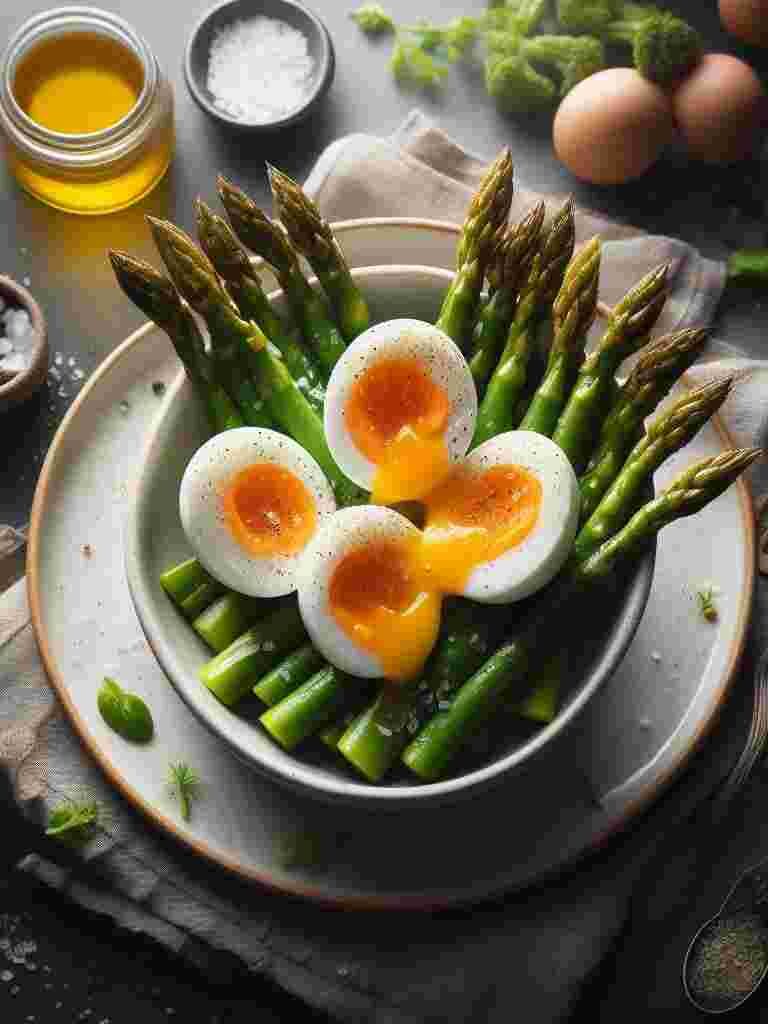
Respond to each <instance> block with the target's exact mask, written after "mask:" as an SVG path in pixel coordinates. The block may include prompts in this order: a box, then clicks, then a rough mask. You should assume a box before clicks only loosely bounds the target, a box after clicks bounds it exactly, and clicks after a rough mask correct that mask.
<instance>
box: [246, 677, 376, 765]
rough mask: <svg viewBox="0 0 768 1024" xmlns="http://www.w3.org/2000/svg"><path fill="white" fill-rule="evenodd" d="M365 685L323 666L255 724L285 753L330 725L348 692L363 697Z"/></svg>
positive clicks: (344, 701)
mask: <svg viewBox="0 0 768 1024" xmlns="http://www.w3.org/2000/svg"><path fill="white" fill-rule="evenodd" d="M364 687H365V683H364V682H363V681H362V680H360V679H355V678H354V677H353V676H347V675H345V674H344V673H343V672H340V671H339V670H338V669H336V668H334V667H333V666H332V665H326V666H325V667H324V668H321V669H320V671H319V672H316V673H315V675H313V676H312V677H311V678H310V679H308V680H307V681H306V682H305V683H303V684H302V685H301V686H299V688H298V689H296V690H294V691H293V693H289V694H288V695H287V696H286V697H284V698H283V700H281V701H280V702H279V703H277V704H275V705H274V706H273V707H271V708H269V709H268V710H267V711H265V712H264V714H263V715H261V717H260V718H259V721H260V722H261V724H262V725H263V726H264V728H265V729H266V730H267V732H268V733H269V734H270V736H272V738H273V739H275V740H277V742H278V743H279V744H280V745H281V746H282V747H284V748H285V749H286V750H293V748H294V747H296V746H297V745H298V744H299V743H301V741H302V740H305V739H307V737H308V736H311V735H313V734H314V733H316V732H317V731H318V729H320V728H321V727H322V726H323V725H326V724H327V723H328V722H330V721H332V720H333V719H334V718H335V717H336V716H337V715H338V714H339V712H340V711H341V710H342V708H343V707H344V705H345V703H346V701H347V699H348V697H349V695H350V692H351V693H354V690H355V688H357V689H358V692H362V693H366V692H367V690H366V689H364Z"/></svg>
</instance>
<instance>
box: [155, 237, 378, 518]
mask: <svg viewBox="0 0 768 1024" xmlns="http://www.w3.org/2000/svg"><path fill="white" fill-rule="evenodd" d="M150 223H151V225H152V232H153V235H154V237H155V240H156V242H157V245H158V248H159V249H160V253H161V255H162V257H163V261H164V262H165V265H166V267H167V268H168V271H169V273H170V275H171V277H172V279H173V281H174V283H175V284H176V287H177V288H178V289H179V291H180V292H181V293H182V295H183V296H184V297H185V298H186V299H187V301H188V302H189V304H190V305H191V306H192V308H193V309H195V310H196V311H197V312H198V313H199V314H200V315H201V316H202V317H203V318H204V319H205V321H206V323H207V324H208V327H209V330H210V332H211V335H212V337H214V338H215V339H216V342H215V343H216V345H218V346H219V347H221V348H222V349H223V348H225V347H226V348H229V347H230V346H231V348H232V349H233V350H235V351H238V352H240V353H242V354H243V355H244V356H245V357H246V358H247V359H248V360H249V364H250V365H249V368H250V370H251V372H252V373H253V374H254V376H255V378H256V380H257V381H258V385H259V388H260V390H261V393H262V394H263V396H264V400H265V401H266V403H267V408H268V410H269V413H270V414H271V416H272V417H273V418H274V420H275V421H276V422H277V423H278V424H279V425H280V426H281V427H282V428H283V429H284V430H285V431H286V432H287V433H289V434H290V435H291V436H292V437H293V438H294V439H295V440H296V441H298V443H299V444H300V445H302V446H303V447H304V448H306V450H307V451H308V452H309V454H310V455H312V457H313V458H314V459H315V461H316V462H317V463H318V465H319V466H320V468H321V469H322V470H323V472H324V473H325V475H326V477H327V478H328V481H329V483H330V484H331V486H332V487H333V489H334V491H335V493H336V497H337V499H338V501H339V502H340V503H341V504H351V503H354V502H358V501H360V500H361V499H362V497H363V492H362V491H361V490H360V489H359V488H358V487H356V486H355V485H354V484H353V483H352V482H351V481H350V480H348V479H347V478H346V477H345V476H344V474H343V473H342V472H341V470H340V469H339V467H338V466H337V465H336V463H335V462H334V460H333V457H332V455H331V453H330V450H329V448H328V444H327V442H326V440H325V434H324V432H323V424H322V421H321V420H320V418H319V417H318V415H317V413H316V412H315V411H314V410H313V409H312V407H311V406H310V405H309V403H308V402H307V400H306V398H305V397H304V396H303V395H302V393H301V391H299V388H298V387H297V385H296V382H295V381H294V379H293V378H292V377H291V375H290V373H289V372H288V370H287V369H286V367H285V364H284V363H283V361H282V359H279V358H278V357H277V356H275V355H274V354H273V353H272V351H271V350H270V347H269V345H268V343H267V338H266V336H265V335H264V332H263V331H262V330H261V328H260V327H258V325H257V324H255V323H253V322H250V323H246V322H245V321H244V320H242V319H241V318H240V316H239V315H238V312H237V308H236V307H235V305H234V303H233V302H232V300H231V298H230V297H229V295H228V294H227V293H226V292H225V291H224V289H223V288H222V287H221V285H220V284H219V282H218V278H217V277H216V272H215V270H214V269H213V267H212V266H211V264H210V261H209V260H208V257H207V256H205V255H204V254H203V253H202V252H201V251H200V249H198V247H197V246H196V245H195V243H194V242H193V241H192V239H191V238H189V236H188V235H186V234H184V232H183V231H181V230H180V229H179V228H177V227H175V226H174V225H173V224H168V223H167V222H166V221H159V220H156V219H155V218H150Z"/></svg>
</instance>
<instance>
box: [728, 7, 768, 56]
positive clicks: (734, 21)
mask: <svg viewBox="0 0 768 1024" xmlns="http://www.w3.org/2000/svg"><path fill="white" fill-rule="evenodd" d="M719 7H720V20H721V21H722V23H723V25H724V26H725V28H726V29H727V30H728V32H730V33H731V35H734V36H736V38H737V39H741V40H742V41H743V42H745V43H752V44H753V46H768V0H720V3H719Z"/></svg>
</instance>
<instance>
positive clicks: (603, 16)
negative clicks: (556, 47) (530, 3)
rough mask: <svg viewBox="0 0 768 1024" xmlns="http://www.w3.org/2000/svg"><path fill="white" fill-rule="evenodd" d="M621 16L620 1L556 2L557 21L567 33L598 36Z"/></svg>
mask: <svg viewBox="0 0 768 1024" xmlns="http://www.w3.org/2000/svg"><path fill="white" fill-rule="evenodd" d="M620 14H621V0H557V20H558V21H559V22H560V25H561V26H562V27H563V28H564V29H565V30H566V31H567V32H589V33H591V34H592V35H600V34H601V33H602V32H603V31H604V30H605V29H606V28H607V27H608V25H609V24H610V22H612V21H615V20H616V19H617V18H618V17H619V15H620Z"/></svg>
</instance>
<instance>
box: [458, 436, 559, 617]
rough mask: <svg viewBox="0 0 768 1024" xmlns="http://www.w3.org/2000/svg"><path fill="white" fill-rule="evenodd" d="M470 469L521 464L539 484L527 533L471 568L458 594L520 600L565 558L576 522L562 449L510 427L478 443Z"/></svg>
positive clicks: (486, 601)
mask: <svg viewBox="0 0 768 1024" xmlns="http://www.w3.org/2000/svg"><path fill="white" fill-rule="evenodd" d="M464 464H465V465H466V466H467V467H469V468H470V469H474V470H476V471H482V470H486V469H491V468H492V467H493V466H503V465H516V466H521V467H522V468H523V469H525V470H527V471H528V472H529V473H531V474H532V475H533V476H535V477H536V478H537V479H538V481H539V483H540V484H541V505H540V507H539V515H538V518H537V520H536V523H535V525H534V527H533V529H532V530H531V531H530V533H529V534H528V535H527V536H526V537H525V538H524V539H523V540H522V541H521V542H520V543H519V544H517V545H516V546H515V547H513V548H511V549H510V550H509V551H506V552H504V553H503V554H501V555H499V556H498V558H494V559H492V560H491V561H489V562H482V563H480V564H479V565H477V566H476V567H475V568H474V569H473V570H472V572H471V574H470V576H469V578H468V580H467V583H466V586H465V587H464V590H463V591H462V596H464V597H467V598H470V599H471V600H473V601H478V602H481V603H483V604H507V603H511V602H513V601H520V600H522V599H523V598H524V597H528V596H529V595H530V594H532V593H534V592H535V591H537V590H540V589H541V588H542V587H543V586H545V585H546V584H547V583H549V581H550V580H551V579H552V578H553V576H555V574H556V573H557V572H558V570H559V569H560V568H561V567H562V565H563V563H564V562H565V560H566V558H567V557H568V555H569V553H570V550H571V547H572V546H573V541H574V538H575V537H576V531H577V529H578V525H579V485H578V481H577V479H576V474H575V473H574V471H573V467H572V466H571V464H570V462H569V461H568V458H567V457H566V456H565V454H564V453H563V451H562V449H561V448H560V447H559V446H558V445H556V444H555V442H554V441H551V440H550V439H549V438H548V437H545V436H544V435H542V434H536V433H534V432H533V431H530V430H511V431H508V432H507V433H505V434H499V435H498V436H497V437H493V438H491V439H490V440H488V441H485V442H484V443H483V444H481V445H479V446H478V447H477V448H476V449H475V450H474V451H473V452H472V453H471V454H470V455H469V456H467V458H466V459H465V461H464Z"/></svg>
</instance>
